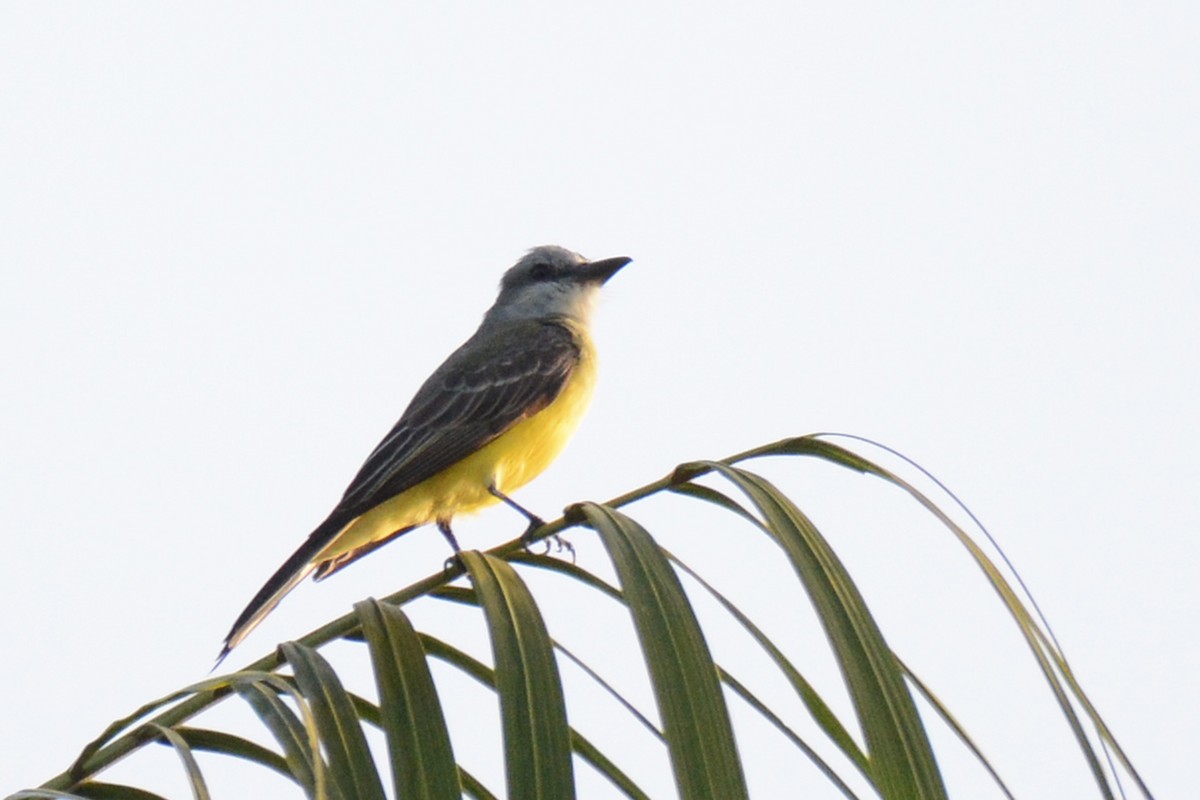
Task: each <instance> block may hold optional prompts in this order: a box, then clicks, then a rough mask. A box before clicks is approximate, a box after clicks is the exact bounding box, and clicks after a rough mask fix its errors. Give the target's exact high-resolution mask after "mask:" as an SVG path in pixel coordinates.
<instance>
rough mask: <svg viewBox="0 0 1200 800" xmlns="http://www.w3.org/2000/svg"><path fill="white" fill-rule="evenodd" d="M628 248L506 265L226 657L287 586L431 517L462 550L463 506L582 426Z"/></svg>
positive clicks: (480, 501) (488, 500)
mask: <svg viewBox="0 0 1200 800" xmlns="http://www.w3.org/2000/svg"><path fill="white" fill-rule="evenodd" d="M629 261H630V259H628V258H623V257H622V258H608V259H604V260H603V261H588V260H587V259H585V258H583V256H581V255H579V254H578V253H573V252H571V251H570V250H567V249H565V248H562V247H555V246H546V247H537V248H534V249H533V250H530V251H529V252H528V253H527V254H526V255H525V257H524V258H522V259H521V260H520V261H518V262H517V263H516V265H514V266H513V267H512V268H511V269H509V270H508V271H507V272H506V273H504V277H503V279H501V281H500V294H499V296H498V297H497V298H496V302H495V304H493V305H492V307H491V308H490V309H488V312H487V313H486V314H484V317H483V322H482V323H480V325H479V330H477V331H475V335H474V336H472V337H471V338H470V339H468V340H467V341H466V342H465V343H464V344H463V345H462V346H461V347H459V348H458V349H457V350H455V351H454V352H453V353H452V354H451V355H450V357H449V358H447V359H446V361H445V363H444V364H442V365H441V366H440V367H438V368H437V370H435V371H434V373H433V374H432V375H430V376H429V378H428V380H426V381H425V383H424V384H423V385H422V386H421V388H420V389H419V390H418V391H417V394H416V396H415V397H413V399H412V402H411V403H409V405H408V408H407V409H406V410H405V412H404V414H403V415H402V416H401V417H400V421H399V422H397V423H396V425H395V427H394V428H392V430H391V432H390V433H388V435H387V436H385V437H384V438H383V441H382V442H380V443H379V445H378V446H377V447H376V448H375V450H374V451H373V452H372V453H371V455H369V456H367V460H366V462H364V463H363V465H362V468H361V469H359V471H358V475H356V476H355V477H354V480H353V481H351V483H350V486H349V487H348V488H347V489H346V493H345V495H344V496H343V497H342V499H341V502H339V503H338V504H337V506H336V507H334V509H333V511H332V512H330V514H329V516H328V517H327V518H326V519H325V521H324V522H322V523H321V524H320V525H318V526H317V528H316V530H314V531H313V532H312V533H311V534H309V536H308V539H306V540H305V541H304V544H302V545H300V548H299V549H298V550H297V551H296V552H295V553H293V554H292V556H291V557H290V558H289V559H288V560H287V561H285V562H284V563H283V566H281V567H280V568H279V569H278V570H277V571H276V573H275V574H274V575H272V576H271V579H270V580H268V581H267V583H266V585H264V586H263V587H262V589H260V590H259V591H258V594H256V595H255V596H254V599H253V600H251V601H250V604H249V605H248V606H246V609H245V610H244V611H243V612H242V613H241V616H239V617H238V618H237V621H236V622H235V623H233V628H232V629H230V631H229V635H228V636H227V637H225V646H224V647H222V648H221V654H220V656H218V658H217V663H220V662H221V660H222V659H224V658H225V656H226V655H228V654H229V651H230V650H232V649H233V648H234V647H235V646H237V644H238V642H240V641H242V639H244V638H246V636H247V635H248V634H249V633H250V631H252V630H253V629H254V627H255V626H256V625H258V623H260V622H262V620H263V618H264V617H266V616H267V614H269V613H270V612H271V610H272V609H273V608H275V606H276V605H278V604H279V601H280V600H282V599H283V597H284V595H286V594H287V593H288V592H289V591H291V590H292V589H293V588H295V586H296V585H297V584H298V583H300V581H302V580H304V578H305V577H307V576H308V575H309V574H313V579H314V580H321V579H322V578H326V577H328V576H330V575H332V574H333V573H335V572H337V571H338V570H340V569H341V568H342V567H345V566H346V565H347V564H350V563H351V562H352V561H355V560H357V559H359V558H361V557H362V556H364V555H366V554H367V553H370V552H371V551H372V550H374V549H376V548H377V547H380V546H382V545H384V544H386V543H388V542H390V541H391V540H393V539H395V538H396V537H398V536H400V535H401V534H404V533H407V532H408V531H410V530H412V529H413V528H416V527H418V526H420V525H425V524H427V523H430V522H433V523H436V524H437V527H438V530H440V531H441V532H442V533H443V534H444V535H445V537H446V539H447V541H449V542H450V546H451V547H453V548H454V549H455V551H457V550H458V549H459V548H458V542H457V541H456V540H455V538H454V533H453V532H452V531H451V529H450V520H451V519H452V518H453V517H454V516H455V515H456V514H463V513H468V512H472V511H476V510H478V509H480V508H483V507H484V506H487V505H491V504H493V503H496V502H499V501H503V502H505V503H506V504H508V505H509V506H511V507H513V508H514V509H516V510H517V511H519V512H521V513H522V514H523V515H524V516H525V517H526V519H528V520H529V529H528V530H527V533H528V532H532V531H533V530H534V529H536V528H537V527H538V526H539V525H541V524H542V521H541V520H540V519H539V518H538V517H536V516H535V515H533V514H531V513H530V512H528V511H526V510H525V509H523V508H522V507H521V506H519V505H517V503H516V502H514V501H513V500H512V499H511V498H510V497H509V496H508V495H509V493H510V492H513V491H515V490H516V489H518V488H520V487H521V486H524V485H525V484H526V483H528V482H529V481H530V480H532V479H533V478H535V477H536V476H537V475H538V474H539V473H540V472H541V471H542V470H544V469H545V468H546V467H547V466H549V464H550V462H551V461H553V460H554V459H555V458H556V457H557V456H558V454H559V453H560V452H562V449H563V446H564V445H566V443H567V439H569V438H570V437H571V434H572V433H574V432H575V428H576V426H578V424H579V421H580V419H581V418H582V417H583V413H584V411H585V410H586V409H587V406H588V403H589V401H590V400H591V397H592V390H593V389H594V387H595V383H596V350H595V347H594V346H593V344H592V338H591V335H590V333H589V332H588V326H589V323H590V322H591V316H592V309H593V308H594V306H595V304H596V300H597V299H598V297H599V294H600V287H601V286H602V285H603V284H604V282H605V281H607V280H608V279H609V278H611V277H612V276H613V275H615V274H616V273H617V270H619V269H621V267H623V266H625V265H626V264H628V263H629Z"/></svg>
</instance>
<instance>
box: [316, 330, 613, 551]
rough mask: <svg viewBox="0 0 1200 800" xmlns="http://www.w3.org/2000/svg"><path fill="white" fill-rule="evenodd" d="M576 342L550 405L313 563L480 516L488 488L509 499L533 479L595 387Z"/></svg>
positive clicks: (359, 523) (366, 521)
mask: <svg viewBox="0 0 1200 800" xmlns="http://www.w3.org/2000/svg"><path fill="white" fill-rule="evenodd" d="M578 339H579V341H580V344H581V348H582V352H581V353H580V360H579V364H578V366H576V367H575V370H574V371H573V372H572V373H571V376H570V377H569V378H568V379H567V383H566V385H565V386H563V389H562V391H561V392H560V393H559V395H558V397H556V398H555V399H554V402H552V403H551V404H550V405H548V406H546V407H545V408H543V409H542V410H541V411H539V412H538V413H536V414H534V415H533V416H532V417H529V418H528V419H524V420H522V421H521V422H518V423H517V424H516V425H514V426H513V427H511V428H509V429H508V430H507V431H505V432H504V433H502V434H501V435H500V436H498V437H496V438H495V439H493V440H492V441H491V442H489V443H488V444H487V445H485V446H484V447H482V448H480V449H479V450H477V451H475V452H474V453H472V454H471V455H469V456H467V457H466V458H464V459H463V460H462V461H459V462H458V463H457V464H454V465H453V466H451V467H448V468H447V469H445V470H443V471H442V472H440V473H438V474H437V475H434V476H433V477H432V478H429V479H428V480H425V481H422V482H421V483H418V484H417V485H416V486H414V487H412V488H411V489H408V490H407V491H405V492H401V493H400V494H398V495H396V496H395V497H393V498H392V499H390V500H386V501H384V502H383V503H380V504H379V505H377V506H375V507H374V508H373V509H371V510H370V511H368V512H366V513H365V514H363V515H361V516H359V517H357V518H356V519H355V520H354V521H353V522H351V523H350V524H349V525H347V526H346V527H345V528H344V529H342V532H341V533H340V534H339V535H338V536H337V538H335V539H334V540H333V541H332V542H330V543H329V545H328V546H327V547H325V549H324V550H322V551H321V552H320V553H319V554H318V555H317V556H316V557H315V558H314V559H313V561H314V562H316V563H320V562H322V561H326V560H328V559H330V558H334V557H336V556H338V555H340V554H342V553H346V552H349V551H351V550H355V549H357V548H359V547H362V546H364V545H366V544H369V543H371V542H373V541H376V540H378V539H382V538H384V537H386V536H388V535H389V534H391V533H393V532H395V531H398V530H401V529H403V528H410V527H414V526H417V525H424V524H426V523H430V522H433V521H435V520H438V519H447V520H448V519H450V518H451V517H453V516H456V515H458V514H469V513H472V512H475V511H478V510H479V509H481V508H484V507H485V506H489V505H492V504H493V503H497V502H499V501H498V499H497V498H496V497H495V496H494V495H492V494H491V493H490V492H488V487H489V486H495V487H496V488H497V489H499V490H500V491H501V492H503V493H504V494H510V493H511V492H514V491H516V490H517V489H519V488H520V487H522V486H524V485H525V484H526V483H529V481H531V480H533V479H534V478H536V477H537V476H538V475H539V474H540V473H541V472H542V471H543V470H544V469H546V467H548V466H550V463H551V462H552V461H554V459H555V458H557V457H558V455H559V454H560V453H561V452H562V450H563V448H564V447H565V446H566V444H567V440H568V439H570V438H571V435H572V434H573V433H575V429H576V428H577V427H579V422H580V420H581V419H583V414H584V412H585V411H587V407H588V404H589V403H590V402H591V399H592V392H593V391H594V389H595V386H596V353H595V349H594V348H593V346H592V343H591V340H590V338H588V337H587V336H586V335H580V336H579V337H578Z"/></svg>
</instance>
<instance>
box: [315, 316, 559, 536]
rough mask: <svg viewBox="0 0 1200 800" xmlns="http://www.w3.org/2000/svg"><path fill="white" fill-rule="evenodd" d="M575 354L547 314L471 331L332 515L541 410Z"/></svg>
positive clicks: (361, 506)
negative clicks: (538, 318) (481, 331)
mask: <svg viewBox="0 0 1200 800" xmlns="http://www.w3.org/2000/svg"><path fill="white" fill-rule="evenodd" d="M579 357H580V350H579V345H578V344H577V343H576V341H575V338H574V336H573V335H572V333H571V331H570V330H568V329H567V328H565V327H564V326H562V325H559V324H557V323H553V322H537V321H519V322H509V323H505V324H504V326H503V327H502V328H495V329H492V330H490V331H488V332H487V335H486V336H485V337H480V336H479V335H478V334H476V336H474V337H472V338H471V339H470V340H468V341H467V342H466V343H465V344H464V345H463V346H462V347H460V348H459V349H458V350H456V351H455V352H454V353H453V354H451V356H450V357H449V358H448V359H446V362H445V363H444V364H442V366H440V367H438V369H437V371H436V372H434V373H433V375H431V376H430V377H429V380H427V381H425V384H424V385H423V386H422V387H421V388H420V389H419V390H418V391H417V394H416V396H415V397H414V398H413V400H412V402H411V403H410V404H409V406H408V409H407V410H405V412H404V414H403V415H402V416H401V417H400V421H399V422H397V423H396V425H395V427H393V428H392V430H391V431H390V432H389V433H388V435H387V436H386V437H384V439H383V441H382V442H380V443H379V445H378V446H377V447H376V448H375V450H374V452H372V453H371V455H369V456H368V457H367V460H366V462H365V463H364V464H363V465H362V468H361V469H360V470H359V472H358V475H356V476H355V478H354V480H353V481H351V483H350V486H349V487H348V488H347V489H346V494H345V496H344V497H343V498H342V501H341V502H340V503H338V506H337V508H336V509H335V510H334V514H332V515H331V516H339V517H342V518H345V519H346V520H347V521H349V520H350V519H353V518H354V517H357V516H358V515H360V514H363V513H365V512H366V511H368V510H370V509H371V508H373V507H375V506H377V505H379V504H380V503H382V502H383V501H385V500H387V499H389V498H391V497H395V496H396V495H398V494H400V493H401V492H403V491H405V490H406V489H409V488H411V487H413V486H416V485H417V484H418V483H420V482H421V481H424V480H426V479H428V478H431V477H433V476H434V475H436V474H437V473H439V472H441V471H442V470H444V469H446V468H447V467H449V466H451V465H452V464H455V463H457V462H459V461H461V460H462V459H464V458H466V457H467V456H469V455H471V453H474V452H475V451H476V450H478V449H479V448H481V447H483V446H484V445H486V444H487V443H488V442H490V441H492V440H493V439H495V438H496V437H497V436H499V435H500V434H502V433H504V431H506V430H508V429H509V428H511V427H512V426H513V425H515V424H516V423H518V422H520V421H521V420H523V419H525V418H526V417H529V416H532V415H533V414H536V413H537V412H538V411H541V410H542V409H543V408H545V407H546V406H548V405H549V404H550V403H551V402H552V401H553V400H554V399H555V398H556V397H558V394H559V392H560V391H562V387H563V385H564V384H565V383H566V381H567V378H568V377H569V376H570V375H571V372H572V371H573V370H574V369H575V367H576V365H577V364H578V363H579Z"/></svg>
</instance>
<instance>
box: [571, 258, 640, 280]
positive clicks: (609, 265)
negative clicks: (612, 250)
mask: <svg viewBox="0 0 1200 800" xmlns="http://www.w3.org/2000/svg"><path fill="white" fill-rule="evenodd" d="M630 261H633V259H632V258H626V257H625V256H617V257H616V258H605V259H601V260H600V261H589V262H588V263H587V264H584V266H583V270H582V273H583V279H584V280H585V281H589V282H595V283H604V282H605V281H607V280H608V279H609V278H611V277H612V276H613V275H616V274H617V272H618V271H619V270H620V269H621V267H623V266H625V265H626V264H628V263H629V262H630Z"/></svg>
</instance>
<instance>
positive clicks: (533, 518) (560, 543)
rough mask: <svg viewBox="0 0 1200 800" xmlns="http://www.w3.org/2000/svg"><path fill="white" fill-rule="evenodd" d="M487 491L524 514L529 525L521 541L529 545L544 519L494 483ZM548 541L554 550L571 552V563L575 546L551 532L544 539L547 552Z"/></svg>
mask: <svg viewBox="0 0 1200 800" xmlns="http://www.w3.org/2000/svg"><path fill="white" fill-rule="evenodd" d="M488 492H489V493H491V495H492V496H493V497H495V498H497V499H498V500H501V501H502V502H503V503H504V504H505V505H507V506H508V507H509V508H511V509H513V510H514V511H516V512H518V513H519V514H521V515H522V516H524V517H525V519H527V520H529V527H528V528H526V529H525V532H524V533H523V534H521V541H523V542H524V543H525V546H526V547H529V545H530V544H532V543H533V534H535V533H536V532H537V530H538V528H540V527H542V526H543V525H545V524H546V520H544V519H542V518H541V517H539V516H538V515H537V514H534V513H533V512H532V511H530V510H529V509H527V508H525V507H524V506H522V505H521V504H520V503H518V502H517V501H516V500H513V499H512V498H511V497H509V496H508V495H506V494H505V493H504V492H502V491H500V490H499V489H497V488H496V485H495V484H491V485H490V486H488ZM550 541H553V542H554V548H555V551H556V552H562V551H563V550H566V551H567V552H568V553H570V554H571V561H572V563H573V562H574V561H575V548H574V547H572V546H571V543H570V542H568V541H567V540H566V539H563V538H562V537H561V536H559V535H558V534H552V535H551V536H550V537H549V539H547V541H546V552H547V553H549V552H550Z"/></svg>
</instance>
